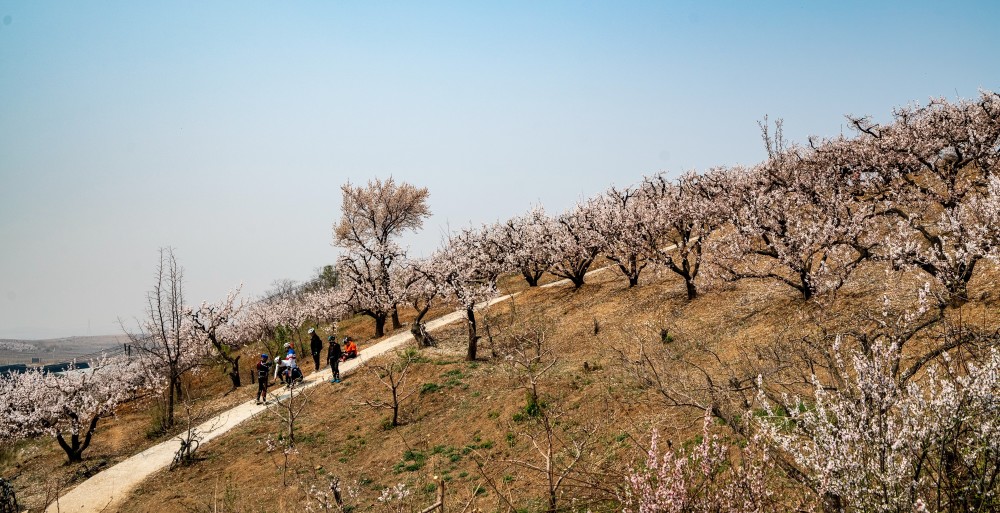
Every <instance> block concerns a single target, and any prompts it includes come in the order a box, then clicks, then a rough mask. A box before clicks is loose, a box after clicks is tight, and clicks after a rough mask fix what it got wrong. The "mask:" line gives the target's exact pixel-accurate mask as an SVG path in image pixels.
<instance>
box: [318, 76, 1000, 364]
mask: <svg viewBox="0 0 1000 513" xmlns="http://www.w3.org/2000/svg"><path fill="white" fill-rule="evenodd" d="M851 124H852V126H854V127H855V129H856V132H857V133H856V135H855V136H853V137H845V136H840V137H836V138H832V139H812V140H810V141H809V143H808V145H805V146H802V145H790V144H787V143H786V141H785V140H784V138H783V136H782V132H781V123H780V122H779V123H777V124H776V125H775V127H774V128H770V127H769V126H768V125H767V124H766V123H765V124H762V128H763V135H764V141H765V145H766V148H767V150H768V158H767V159H766V160H765V161H764V162H762V163H760V164H758V165H755V166H752V167H734V168H720V169H712V170H709V171H707V172H704V173H696V172H688V173H685V174H683V175H682V176H680V177H679V178H677V179H668V178H667V177H665V176H664V175H655V176H651V177H646V178H645V179H643V180H642V182H641V183H639V184H638V185H635V186H633V187H626V188H612V189H610V190H608V191H607V192H606V193H604V194H602V195H600V196H598V197H595V198H590V199H586V200H584V201H581V202H580V203H579V204H577V205H576V206H574V207H573V208H571V209H569V210H568V211H566V212H563V213H561V214H558V215H549V214H547V213H546V212H545V211H544V210H543V209H542V208H541V207H536V208H534V209H532V210H531V211H529V212H528V213H526V214H524V215H521V216H517V217H514V218H512V219H509V220H507V221H503V222H497V223H494V224H491V225H485V226H481V227H478V228H467V229H463V230H460V231H459V233H457V234H452V235H450V236H448V237H447V238H446V240H445V241H444V243H443V245H442V248H441V249H440V250H439V251H438V252H436V253H435V254H434V255H433V256H431V257H430V258H426V259H420V260H416V259H409V258H407V255H406V252H405V249H404V248H402V247H401V246H400V245H399V244H398V242H397V241H396V240H394V239H395V238H397V237H398V236H399V235H401V234H402V233H403V232H405V231H407V230H416V229H419V228H420V227H421V225H422V222H423V220H424V219H425V218H426V217H427V216H429V215H430V211H429V209H428V208H427V206H426V199H427V190H426V189H419V188H416V187H414V186H412V185H409V184H406V183H402V184H396V183H395V182H394V181H393V180H392V179H391V178H390V179H388V180H386V181H384V182H383V181H380V180H374V181H372V182H369V183H368V184H367V186H358V187H355V186H353V185H351V184H347V185H345V186H344V187H343V193H344V214H343V217H342V219H341V221H340V222H339V223H338V224H337V225H336V226H335V230H334V232H335V234H334V243H335V244H336V245H338V246H340V247H342V248H344V249H345V250H346V251H345V255H344V256H343V257H342V258H341V260H340V262H339V274H340V276H341V277H342V278H343V290H342V291H341V292H340V293H341V294H342V295H343V297H344V298H346V301H345V304H344V307H345V308H346V309H347V310H349V311H353V312H358V313H363V314H366V315H369V316H371V317H372V318H374V319H375V323H376V333H375V334H376V336H377V337H378V336H382V334H383V333H384V326H385V323H386V320H387V318H389V317H390V316H391V317H392V319H393V327H394V328H398V327H399V323H398V318H397V315H396V312H397V308H398V306H399V305H404V304H413V303H414V302H416V303H418V304H420V305H424V306H426V305H428V304H429V302H430V301H432V300H434V299H438V300H439V301H440V300H449V301H450V302H452V303H454V304H457V305H459V306H460V307H461V308H463V309H465V310H466V311H467V313H468V319H469V352H468V355H469V357H470V358H474V355H475V339H476V338H477V337H476V326H475V324H476V323H475V317H474V309H473V305H474V304H475V302H476V301H481V300H484V299H489V298H490V297H492V296H494V295H496V293H497V292H496V278H497V276H499V275H501V274H503V273H517V274H521V275H522V276H524V278H525V280H526V281H527V283H528V284H529V285H530V286H536V285H537V284H538V282H539V280H540V279H541V277H542V276H543V275H544V274H545V273H549V274H552V275H554V276H557V277H560V278H565V279H567V280H569V281H570V282H571V283H572V284H573V286H574V287H576V288H579V287H581V286H582V285H583V284H584V282H585V279H586V274H587V272H588V271H589V270H590V269H591V266H592V265H593V263H594V262H595V261H596V260H597V259H598V258H599V257H600V256H604V257H606V258H607V259H608V260H609V261H611V262H612V263H613V265H614V267H615V268H617V269H618V270H620V272H621V273H622V275H623V276H624V278H625V279H626V280H627V283H628V286H630V287H633V286H636V285H638V284H639V283H640V281H639V279H640V275H641V273H642V272H643V271H644V270H645V269H648V268H650V265H653V266H655V267H656V268H657V269H661V270H667V271H669V272H673V273H676V274H677V275H678V276H680V277H681V278H682V279H683V280H684V284H685V290H686V294H687V297H688V298H689V299H694V298H695V297H697V296H698V294H699V290H700V287H701V286H702V282H704V281H705V280H704V278H703V275H705V274H706V273H705V272H703V271H705V270H708V271H709V273H708V274H709V275H710V277H712V278H717V279H723V280H741V279H764V280H775V281H777V282H780V283H783V284H785V285H787V286H788V287H790V288H791V289H793V290H795V291H796V292H797V293H798V294H800V295H801V297H802V298H804V299H811V298H813V297H814V296H816V295H823V294H829V293H831V292H834V291H836V290H837V289H839V288H840V287H842V286H843V285H844V284H845V283H848V281H849V279H850V277H851V276H852V274H853V273H854V271H855V270H857V269H858V268H859V266H861V265H862V264H864V263H865V262H869V261H883V262H887V263H890V264H891V265H893V266H894V267H896V268H911V269H915V270H917V271H918V272H920V273H923V274H924V275H926V277H927V278H928V279H929V280H930V281H931V282H932V283H934V284H935V287H934V290H933V292H934V293H935V295H936V296H937V298H938V299H939V301H940V302H941V304H953V305H954V304H959V303H961V302H963V301H965V300H966V299H967V295H968V291H967V286H968V283H969V281H970V280H971V279H972V277H973V275H974V271H975V270H976V269H977V266H979V264H980V263H981V262H982V261H983V260H984V259H996V258H997V255H998V251H997V250H998V244H1000V175H998V173H997V165H998V163H997V159H998V157H997V154H998V145H1000V95H998V94H997V93H992V92H984V93H982V94H981V96H980V98H979V99H978V100H976V101H958V102H955V103H951V102H948V101H945V100H934V101H932V102H930V103H929V104H928V105H925V106H920V107H908V108H904V109H900V110H898V111H896V112H895V115H894V119H893V121H892V122H891V123H888V124H885V125H879V124H876V123H874V122H872V121H871V120H869V119H867V118H851ZM419 310H420V308H418V311H419Z"/></svg>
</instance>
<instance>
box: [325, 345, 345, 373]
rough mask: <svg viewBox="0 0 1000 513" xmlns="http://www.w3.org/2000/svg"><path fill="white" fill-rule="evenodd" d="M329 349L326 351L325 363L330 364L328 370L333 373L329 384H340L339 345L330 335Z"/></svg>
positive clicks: (340, 353)
mask: <svg viewBox="0 0 1000 513" xmlns="http://www.w3.org/2000/svg"><path fill="white" fill-rule="evenodd" d="M327 340H329V341H330V348H329V349H327V351H326V361H327V362H329V363H330V370H331V371H333V377H331V378H330V383H340V356H341V355H342V354H343V353H342V352H341V350H340V344H338V343H337V338H336V337H334V336H333V335H330V338H328V339H327Z"/></svg>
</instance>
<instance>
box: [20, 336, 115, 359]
mask: <svg viewBox="0 0 1000 513" xmlns="http://www.w3.org/2000/svg"><path fill="white" fill-rule="evenodd" d="M127 341H128V338H127V337H126V336H125V335H97V336H91V337H64V338H51V339H44V340H18V339H0V365H9V364H15V363H28V364H30V363H33V360H34V359H37V362H34V363H38V364H48V363H60V362H65V361H68V360H72V359H74V358H79V357H81V356H84V355H89V354H92V353H97V352H100V351H103V350H111V349H117V348H119V347H121V346H122V344H124V343H126V342H127Z"/></svg>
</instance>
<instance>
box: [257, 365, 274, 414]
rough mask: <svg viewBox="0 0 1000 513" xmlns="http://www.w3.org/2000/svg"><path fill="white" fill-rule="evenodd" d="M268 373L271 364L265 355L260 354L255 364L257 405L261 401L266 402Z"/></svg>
mask: <svg viewBox="0 0 1000 513" xmlns="http://www.w3.org/2000/svg"><path fill="white" fill-rule="evenodd" d="M270 373H271V362H269V361H267V354H262V355H260V361H259V362H257V404H260V403H261V399H263V401H264V402H265V403H266V402H267V377H268V376H267V375H268V374H270Z"/></svg>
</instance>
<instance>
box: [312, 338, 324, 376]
mask: <svg viewBox="0 0 1000 513" xmlns="http://www.w3.org/2000/svg"><path fill="white" fill-rule="evenodd" d="M309 335H310V337H309V351H310V352H311V353H312V357H313V363H314V364H316V367H315V369H316V372H319V354H320V353H321V352H322V351H323V341H322V340H320V338H319V334H318V333H316V328H309Z"/></svg>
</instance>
